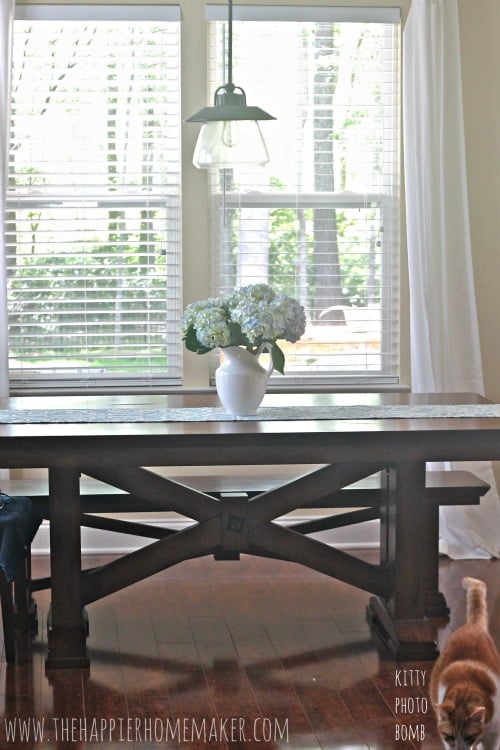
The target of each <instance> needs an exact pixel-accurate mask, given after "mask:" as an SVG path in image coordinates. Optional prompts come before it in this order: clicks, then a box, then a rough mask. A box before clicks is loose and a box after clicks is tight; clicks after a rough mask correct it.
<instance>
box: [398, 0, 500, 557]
mask: <svg viewBox="0 0 500 750" xmlns="http://www.w3.org/2000/svg"><path fill="white" fill-rule="evenodd" d="M403 60H404V63H403V65H404V69H403V92H404V94H403V126H404V164H405V188H406V213H407V228H408V229H407V231H408V237H407V239H408V256H409V257H408V263H409V276H410V319H411V361H412V370H411V376H412V389H413V390H414V391H416V392H439V391H447V392H464V391H471V392H476V393H483V392H484V382H483V374H482V364H481V352H480V346H479V330H478V321H477V311H476V300H475V291H474V278H473V267H472V251H471V240H470V229H469V209H468V198H467V175H466V163H465V138H464V125H463V106H462V81H461V69H460V40H459V25H458V7H457V2H456V0H412V5H411V10H410V14H409V17H408V20H407V23H406V27H405V31H404V37H403ZM461 468H467V469H469V470H470V471H473V472H474V473H475V474H477V475H479V476H481V477H482V478H483V479H484V480H485V481H487V482H488V483H489V484H490V485H491V486H492V489H491V490H490V491H489V492H488V494H487V495H486V496H485V497H484V498H483V500H482V501H481V505H480V506H478V507H465V506H462V507H447V508H441V509H440V536H441V539H440V548H441V551H442V552H443V553H445V554H447V555H449V556H450V557H452V558H456V559H458V558H481V557H491V556H494V557H498V556H499V553H500V533H499V530H500V502H499V499H498V494H497V491H496V488H495V479H494V475H493V471H492V467H491V464H489V463H481V464H470V463H469V464H467V465H464V464H461Z"/></svg>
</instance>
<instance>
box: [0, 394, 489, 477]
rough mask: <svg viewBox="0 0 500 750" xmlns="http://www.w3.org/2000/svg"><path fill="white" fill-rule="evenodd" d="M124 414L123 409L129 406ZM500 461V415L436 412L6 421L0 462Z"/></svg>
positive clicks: (448, 397)
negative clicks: (417, 415)
mask: <svg viewBox="0 0 500 750" xmlns="http://www.w3.org/2000/svg"><path fill="white" fill-rule="evenodd" d="M362 404H364V405H374V406H381V405H382V406H383V405H387V406H393V405H405V404H415V405H419V404H420V405H428V404H434V405H436V406H440V405H450V404H488V402H487V400H486V399H484V398H483V397H481V396H478V395H476V394H463V393H462V394H460V393H456V394H410V393H365V394H359V393H357V394H348V393H342V394H293V395H292V394H276V395H275V394H268V395H266V397H265V399H264V402H263V406H264V407H287V406H290V407H291V406H293V407H297V406H300V407H302V408H306V407H311V409H315V408H316V407H320V406H327V407H328V406H332V405H338V406H345V407H347V406H349V405H362ZM214 406H219V403H218V400H217V397H216V396H215V395H212V394H186V395H159V396H158V395H155V396H137V395H121V396H62V397H61V396H57V397H55V396H54V397H52V396H51V397H47V396H45V397H17V398H11V399H3V400H0V409H4V410H5V409H19V410H27V409H45V410H50V409H64V408H68V409H72V410H74V409H109V408H112V409H124V410H125V411H126V410H127V409H129V408H131V407H133V408H135V409H137V408H150V407H168V408H175V409H179V408H187V409H192V408H193V407H214ZM124 413H125V412H124ZM396 457H397V458H398V459H399V460H406V459H408V460H410V459H411V460H414V459H419V460H420V459H422V460H426V461H440V460H466V461H467V460H498V459H500V418H496V417H474V418H471V417H467V418H464V417H453V418H449V417H448V418H446V417H443V418H441V417H438V418H432V419H426V418H418V419H410V418H387V419H385V418H372V419H370V418H362V419H350V418H344V419H323V418H321V419H304V418H303V419H299V420H294V419H292V420H289V419H286V420H281V419H278V420H265V419H264V420H262V419H253V420H251V421H246V420H229V421H207V422H203V421H194V422H183V421H173V422H154V423H153V422H113V423H106V422H99V423H94V422H92V423H70V424H59V423H50V424H43V423H37V424H8V423H4V424H1V425H0V466H4V467H6V468H16V467H21V468H36V467H44V468H45V467H47V466H50V465H67V464H68V462H69V463H71V464H73V463H77V464H78V465H84V464H85V463H87V464H89V465H90V464H92V465H94V464H96V463H100V464H103V463H106V462H108V463H112V462H115V463H116V462H122V463H124V464H126V463H127V462H128V461H132V462H133V463H134V464H135V465H143V466H144V465H148V466H167V465H172V466H202V465H204V466H209V465H229V464H238V465H241V464H260V465H263V464H280V463H283V464H284V463H288V464H307V463H310V464H317V463H330V462H332V461H333V460H334V459H335V460H338V461H341V460H344V461H353V460H365V461H367V460H374V461H384V460H389V459H390V460H394V459H395V458H396Z"/></svg>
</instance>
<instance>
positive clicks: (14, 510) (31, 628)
mask: <svg viewBox="0 0 500 750" xmlns="http://www.w3.org/2000/svg"><path fill="white" fill-rule="evenodd" d="M41 521H42V516H41V515H40V513H39V512H38V510H37V509H36V508H35V507H34V506H33V504H32V502H31V500H30V499H29V498H27V497H11V496H10V495H5V494H4V493H0V601H1V604H2V623H3V634H4V644H5V659H6V661H7V662H8V663H13V662H15V661H16V634H17V633H23V634H27V633H29V632H32V633H33V632H36V626H37V623H36V605H35V602H34V600H33V597H32V595H31V542H32V541H33V537H34V536H35V534H36V532H37V530H38V528H39V526H40V523H41Z"/></svg>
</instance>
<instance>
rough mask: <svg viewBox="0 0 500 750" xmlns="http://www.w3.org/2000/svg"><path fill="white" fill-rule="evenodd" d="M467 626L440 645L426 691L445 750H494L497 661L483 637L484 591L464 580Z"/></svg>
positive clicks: (499, 690) (499, 749) (498, 721)
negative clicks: (471, 749) (428, 690)
mask: <svg viewBox="0 0 500 750" xmlns="http://www.w3.org/2000/svg"><path fill="white" fill-rule="evenodd" d="M462 585H463V587H464V588H465V589H466V591H467V621H466V624H465V625H462V627H460V628H458V629H457V630H456V631H455V632H454V633H453V634H452V635H451V636H450V638H449V639H448V641H447V642H446V644H445V646H444V648H443V651H442V653H441V655H440V656H439V658H438V660H437V661H436V664H435V665H434V669H433V670H432V675H431V682H430V691H431V699H432V703H433V705H434V710H435V712H436V718H437V723H438V729H439V731H440V733H441V737H442V738H443V742H444V745H445V747H446V748H453V750H470V748H480V747H482V748H483V750H500V656H499V654H498V651H497V649H496V647H495V644H494V642H493V639H492V638H491V636H490V634H489V633H488V612H487V607H486V585H485V584H484V583H483V582H482V581H478V580H476V579H475V578H464V579H463V581H462Z"/></svg>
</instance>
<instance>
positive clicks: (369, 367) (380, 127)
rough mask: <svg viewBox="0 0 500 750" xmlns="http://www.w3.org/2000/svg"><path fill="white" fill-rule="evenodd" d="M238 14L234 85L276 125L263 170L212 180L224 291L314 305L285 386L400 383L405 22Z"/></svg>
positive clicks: (219, 78)
mask: <svg viewBox="0 0 500 750" xmlns="http://www.w3.org/2000/svg"><path fill="white" fill-rule="evenodd" d="M215 7H216V6H210V8H209V10H208V14H207V17H208V18H211V17H215V18H217V17H218V16H217V15H216V14H217V11H216V10H215ZM239 8H240V6H235V8H234V23H233V66H234V71H233V80H234V83H235V84H236V85H238V86H241V87H242V88H243V89H245V92H246V95H247V102H248V104H250V105H257V106H259V107H262V108H263V109H264V110H266V111H267V112H270V113H271V114H272V115H274V116H275V117H276V118H277V119H276V121H275V122H263V123H261V129H262V132H263V135H264V138H265V140H266V143H267V146H268V149H269V153H270V161H269V163H268V164H267V165H266V166H265V167H255V168H253V169H249V168H245V169H236V168H234V169H227V170H221V171H217V170H214V171H213V172H212V173H211V181H210V184H211V187H210V189H211V196H212V206H213V209H212V257H213V262H214V284H213V285H214V293H215V294H217V293H219V292H221V291H224V292H225V291H228V290H230V289H232V288H234V287H239V286H243V285H245V284H251V283H257V282H267V283H269V284H271V285H272V286H273V287H274V288H276V289H278V290H279V291H283V292H285V293H287V294H290V295H293V296H295V297H297V298H299V299H300V300H301V302H302V303H303V304H304V307H305V309H306V313H307V318H308V326H307V330H306V334H305V336H304V337H303V338H302V339H301V341H299V342H298V343H297V344H295V345H291V344H285V347H284V348H285V350H286V371H285V372H286V376H285V379H283V378H282V377H281V376H276V382H277V384H278V385H280V384H286V383H287V382H288V381H289V382H290V383H296V384H300V383H301V382H304V383H309V384H310V383H311V380H314V381H315V382H316V383H318V384H321V383H324V384H338V385H342V384H345V385H347V386H351V385H363V384H367V385H374V384H391V383H396V382H397V381H398V372H399V338H398V336H399V267H398V260H399V225H398V221H399V161H398V152H399V38H400V25H399V15H398V13H397V11H396V12H395V10H394V9H389V10H390V13H388V12H387V9H376V8H375V9H374V8H370V9H361V8H355V9H349V8H326V7H322V8H321V9H320V11H321V12H320V13H319V15H318V13H317V11H318V9H317V8H312V7H311V8H297V7H294V8H293V14H292V16H291V17H292V18H293V20H291V21H290V20H281V19H283V18H285V17H286V14H285V16H284V14H283V8H282V7H279V8H277V9H273V8H270V7H262V6H259V8H258V13H256V14H255V15H254V16H253V15H252V12H253V8H252V6H245V7H243V8H242V9H241V16H242V17H243V18H244V19H245V20H239V18H240V17H241V16H240V15H239ZM364 10H366V11H367V12H366V14H364ZM350 14H351V15H350ZM363 14H364V15H363ZM255 18H256V19H257V20H252V19H255ZM226 33H227V29H226V23H225V22H224V21H221V20H214V21H210V22H209V41H210V43H209V49H210V85H209V97H210V96H212V95H213V91H214V89H215V88H216V87H217V85H220V84H221V83H223V82H224V81H225V70H224V62H225V57H226V47H225V45H226V36H225V35H226Z"/></svg>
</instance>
